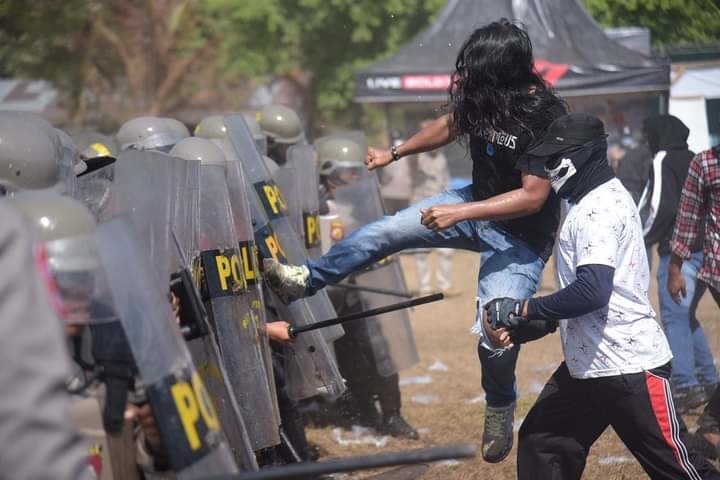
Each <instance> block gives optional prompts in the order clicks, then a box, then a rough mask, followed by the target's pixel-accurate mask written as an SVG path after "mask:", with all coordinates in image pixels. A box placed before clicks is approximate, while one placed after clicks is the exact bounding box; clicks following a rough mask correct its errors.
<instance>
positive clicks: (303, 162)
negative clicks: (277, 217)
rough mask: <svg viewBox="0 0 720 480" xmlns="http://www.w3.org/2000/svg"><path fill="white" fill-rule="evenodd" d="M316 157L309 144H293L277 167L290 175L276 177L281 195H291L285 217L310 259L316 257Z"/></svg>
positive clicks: (318, 178) (317, 237) (318, 174)
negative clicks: (281, 163)
mask: <svg viewBox="0 0 720 480" xmlns="http://www.w3.org/2000/svg"><path fill="white" fill-rule="evenodd" d="M316 156H317V154H316V153H315V149H313V148H312V147H311V146H310V145H306V144H302V145H293V146H292V147H290V148H289V149H288V152H287V157H288V159H287V163H286V164H285V166H284V167H283V168H282V169H281V170H287V171H288V172H290V173H291V174H292V176H291V177H289V176H288V175H283V176H281V177H280V178H278V184H279V185H280V189H281V190H282V192H283V193H284V194H285V197H286V198H290V197H292V198H293V201H289V202H288V204H289V205H288V206H289V217H290V220H291V222H292V225H293V227H294V228H295V231H296V232H298V233H299V234H301V237H302V239H303V241H304V242H305V248H306V249H307V251H308V253H309V254H310V258H312V259H317V258H318V257H319V256H320V227H319V225H318V215H319V213H320V200H319V197H318V189H319V181H320V173H319V172H318V166H317V161H316Z"/></svg>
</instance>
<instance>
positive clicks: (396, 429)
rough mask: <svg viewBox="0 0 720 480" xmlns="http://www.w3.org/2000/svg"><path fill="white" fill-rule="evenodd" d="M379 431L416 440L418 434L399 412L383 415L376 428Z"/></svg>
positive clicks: (418, 436)
mask: <svg viewBox="0 0 720 480" xmlns="http://www.w3.org/2000/svg"><path fill="white" fill-rule="evenodd" d="M378 430H379V431H380V433H386V434H388V435H390V436H393V437H396V438H405V439H408V440H417V439H418V438H420V434H419V433H418V432H417V430H415V429H414V428H413V427H412V426H411V425H410V424H409V423H408V422H407V421H406V420H405V419H404V418H403V417H402V415H400V413H393V414H391V415H389V416H387V417H385V418H384V419H383V421H382V423H381V424H380V427H379V428H378Z"/></svg>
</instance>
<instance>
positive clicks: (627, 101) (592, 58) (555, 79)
mask: <svg viewBox="0 0 720 480" xmlns="http://www.w3.org/2000/svg"><path fill="white" fill-rule="evenodd" d="M503 17H505V18H509V19H512V20H516V21H520V22H522V24H523V25H524V26H525V27H526V28H527V30H528V33H529V35H530V38H531V40H532V42H533V53H534V56H535V66H536V68H537V69H538V71H539V72H541V73H542V75H543V77H544V78H545V80H546V81H547V82H549V83H550V84H552V85H553V86H554V87H555V89H556V90H557V91H558V92H559V93H560V94H561V95H562V96H563V97H564V98H565V99H566V100H567V101H568V103H569V104H570V108H571V109H572V110H574V111H585V112H588V113H592V114H595V115H597V116H599V117H600V118H601V119H602V120H603V121H604V122H605V126H606V129H607V131H608V133H609V134H610V137H609V139H608V141H609V144H610V148H609V149H608V157H609V158H610V160H611V164H613V166H616V165H617V163H618V162H619V161H620V160H621V159H622V157H623V156H624V154H625V152H626V151H627V149H628V148H632V147H633V146H634V145H635V144H636V142H637V140H638V138H639V137H640V127H641V125H642V121H643V119H644V118H645V117H647V116H649V115H652V114H657V113H661V112H665V111H667V103H668V93H669V89H670V64H669V63H668V62H667V61H665V60H663V59H659V58H653V57H650V56H648V55H646V54H645V53H644V52H641V51H637V50H631V49H629V48H626V47H625V46H623V45H621V44H620V43H618V42H616V41H615V40H612V39H611V38H610V37H608V36H607V35H606V34H605V32H604V31H603V30H602V29H601V28H600V26H599V25H598V24H597V23H596V22H595V21H594V20H593V18H592V17H591V16H590V15H589V14H588V13H587V12H586V11H585V9H584V8H583V7H582V6H581V5H580V3H579V2H578V1H577V0H448V3H447V4H446V5H445V7H444V8H443V9H442V10H441V11H440V12H439V14H438V16H437V19H436V20H435V22H434V23H433V24H432V25H430V26H429V27H427V28H426V29H425V30H423V31H422V32H420V33H419V34H418V35H416V36H415V37H414V38H413V39H412V40H411V41H409V42H408V43H407V44H405V45H404V46H403V47H401V48H400V49H399V50H398V51H396V52H395V53H394V54H393V55H392V56H391V57H389V58H387V59H385V60H382V61H379V62H377V63H375V64H373V65H370V66H368V67H367V68H365V69H364V70H362V71H360V72H358V73H357V75H356V82H357V85H356V95H355V101H356V102H358V103H368V104H381V105H383V106H384V107H385V115H386V120H387V131H388V132H389V131H391V130H398V131H401V132H406V133H408V134H409V133H411V132H413V131H415V130H417V128H418V125H419V123H420V121H421V120H422V119H425V118H429V117H432V116H435V115H436V114H437V109H438V107H441V106H442V105H443V104H444V103H446V102H447V99H448V95H447V90H448V86H449V84H450V78H451V74H452V72H453V71H454V65H455V59H456V57H457V54H458V52H459V50H460V48H461V47H462V45H463V43H464V42H465V40H466V39H467V38H468V37H469V35H470V34H471V33H472V31H473V30H474V29H475V28H477V27H479V26H482V25H485V24H487V23H490V22H492V21H495V20H498V19H500V18H503ZM446 154H447V155H448V159H449V161H450V170H451V174H452V175H453V176H454V177H461V178H466V177H468V176H469V171H470V167H471V162H468V161H466V155H467V152H466V151H465V150H464V149H460V148H457V146H456V145H455V144H451V145H450V147H449V150H448V149H446Z"/></svg>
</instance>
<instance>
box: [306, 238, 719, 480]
mask: <svg viewBox="0 0 720 480" xmlns="http://www.w3.org/2000/svg"><path fill="white" fill-rule="evenodd" d="M401 262H402V264H403V267H404V271H405V276H406V278H407V281H408V286H409V287H410V288H416V286H417V282H416V277H415V266H414V261H413V258H412V256H411V255H403V256H401ZM434 262H435V259H434V258H433V264H434ZM478 264H479V261H478V256H477V255H476V254H474V253H471V252H463V251H458V252H456V253H455V256H454V267H455V268H454V272H453V281H454V285H455V286H456V287H457V288H459V289H461V290H462V291H463V294H462V295H461V296H458V297H454V298H450V299H446V300H444V301H441V302H437V303H434V304H431V305H426V306H421V307H418V308H416V309H415V310H414V311H413V312H412V314H411V318H412V323H413V328H414V331H415V338H416V341H417V346H418V350H419V352H420V363H419V364H418V365H417V366H415V367H414V368H412V369H410V370H407V371H404V372H402V373H401V379H403V378H404V379H412V377H430V378H431V383H426V384H410V385H403V386H402V387H401V389H402V394H403V414H404V415H405V417H406V418H407V419H408V421H409V422H410V423H411V424H412V425H413V426H415V427H416V428H418V429H419V430H420V432H421V439H420V440H418V441H401V440H397V439H392V438H390V439H388V441H387V444H386V445H384V446H383V447H376V446H374V445H360V446H356V445H353V446H343V445H340V444H338V443H337V442H336V441H335V440H333V438H332V429H330V428H326V429H310V430H309V432H308V435H309V437H310V440H311V441H312V442H314V443H316V444H317V445H319V446H320V448H321V451H322V452H323V459H329V458H333V457H345V456H349V455H368V454H374V453H382V452H394V451H401V450H409V449H413V448H421V447H431V446H439V445H447V444H455V443H463V442H470V443H472V444H474V445H476V446H477V449H478V455H477V457H476V458H475V459H472V460H465V461H460V462H442V463H440V464H434V465H433V466H432V467H431V468H430V470H429V471H428V472H427V473H426V474H425V475H423V476H422V478H423V479H428V480H432V479H438V480H440V479H442V480H450V479H454V480H455V479H456V480H463V479H482V478H488V479H510V478H515V477H516V469H515V449H514V448H513V451H512V453H511V454H510V455H509V456H508V458H507V459H506V460H505V461H504V462H502V463H500V464H494V465H493V464H488V463H485V462H484V461H483V460H482V458H481V456H480V441H481V434H482V426H483V419H484V410H485V405H484V399H483V392H482V389H481V387H480V367H479V362H478V360H477V354H476V346H477V338H476V337H475V336H474V335H472V334H470V333H469V330H470V327H471V326H472V324H473V321H474V316H475V300H474V299H475V288H476V276H477V270H478ZM654 264H655V265H657V261H655V262H654ZM652 278H653V283H652V285H651V300H652V302H653V305H654V306H655V308H656V309H657V285H656V284H655V282H654V272H653V275H652ZM554 285H555V280H554V271H553V269H552V268H551V267H548V268H546V270H545V274H544V277H543V283H542V286H541V292H540V293H549V292H550V291H552V290H553V289H554ZM697 316H698V319H699V321H700V322H701V323H702V325H703V327H704V328H705V332H706V334H707V337H708V341H709V343H710V347H711V348H712V351H713V353H714V354H715V357H716V358H717V357H718V355H720V335H718V332H719V331H720V322H718V320H720V313H719V312H718V310H717V307H715V305H714V303H713V302H712V299H711V298H710V295H709V294H706V295H705V297H704V298H703V301H702V302H701V304H700V307H699V309H698V315H697ZM561 360H562V351H561V347H560V339H559V336H558V334H555V335H551V336H548V337H545V338H543V339H541V340H539V341H536V342H532V343H529V344H527V345H525V346H524V347H523V350H522V352H521V354H520V359H519V362H518V368H517V378H518V391H519V399H518V409H517V414H516V431H517V428H518V426H519V425H520V423H521V422H522V419H523V418H524V416H525V414H526V413H527V411H528V410H529V408H530V407H531V406H532V404H533V402H534V401H535V398H536V397H537V395H538V393H539V392H540V389H541V388H542V386H543V385H544V383H545V382H546V381H547V379H548V378H549V376H550V375H551V374H552V372H553V371H554V369H555V367H556V366H557V365H558V364H559V363H560V361H561ZM437 361H439V362H442V364H444V365H446V366H447V371H436V370H432V369H431V370H429V369H428V367H430V366H431V365H432V364H434V363H436V362H437ZM425 380H426V381H427V378H426V379H425ZM428 399H431V400H433V401H431V402H430V403H420V402H418V400H428ZM696 418H697V415H690V416H686V417H685V420H686V422H687V423H688V425H690V426H691V427H692V426H693V425H694V423H695V421H696ZM344 434H346V433H344ZM516 440H517V436H516ZM367 475H368V474H367V473H365V474H356V475H350V476H342V478H364V477H365V476H367ZM338 478H340V477H338ZM583 478H585V479H596V478H597V479H617V480H620V479H635V478H646V475H645V474H644V472H643V471H642V469H641V468H640V466H639V464H638V463H637V461H635V459H634V458H633V457H632V456H631V455H630V453H629V452H628V450H627V449H626V448H625V447H624V445H623V444H622V443H621V442H620V441H619V440H618V438H617V437H616V436H615V434H614V433H613V432H612V430H608V431H607V432H605V434H603V436H602V437H601V438H600V440H599V441H598V442H597V443H596V444H595V445H594V446H593V448H592V449H591V451H590V456H589V458H588V462H587V467H586V469H585V474H584V476H583Z"/></svg>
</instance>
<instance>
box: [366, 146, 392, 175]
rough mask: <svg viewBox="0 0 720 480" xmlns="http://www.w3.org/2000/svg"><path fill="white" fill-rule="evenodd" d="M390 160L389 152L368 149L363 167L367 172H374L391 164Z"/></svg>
mask: <svg viewBox="0 0 720 480" xmlns="http://www.w3.org/2000/svg"><path fill="white" fill-rule="evenodd" d="M392 159H393V158H392V154H390V150H381V149H379V148H372V147H369V148H368V151H367V156H366V157H365V165H367V168H368V170H375V169H376V168H380V167H384V166H385V165H387V164H388V163H390V162H392Z"/></svg>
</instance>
